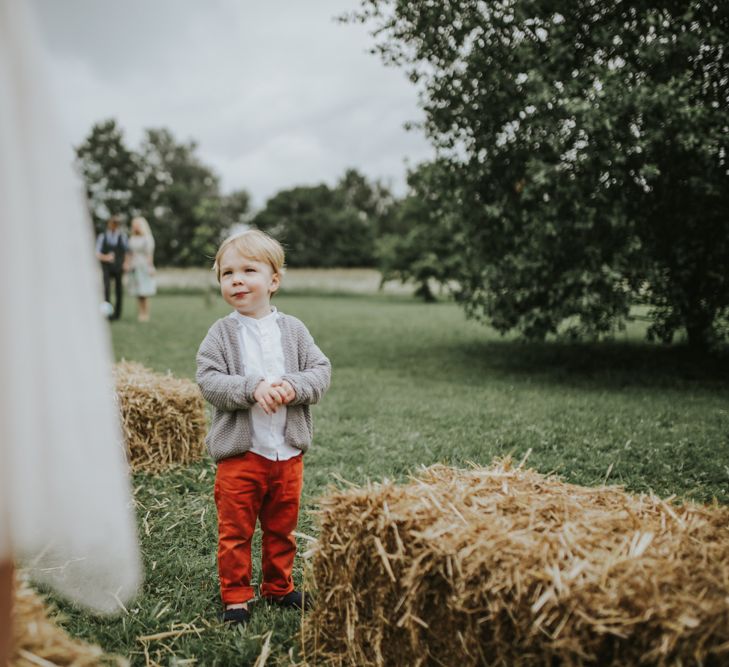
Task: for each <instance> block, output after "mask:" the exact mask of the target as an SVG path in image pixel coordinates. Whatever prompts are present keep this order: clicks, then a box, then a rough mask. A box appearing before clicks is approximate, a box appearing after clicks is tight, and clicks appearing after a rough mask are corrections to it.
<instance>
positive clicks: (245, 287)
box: [220, 247, 279, 319]
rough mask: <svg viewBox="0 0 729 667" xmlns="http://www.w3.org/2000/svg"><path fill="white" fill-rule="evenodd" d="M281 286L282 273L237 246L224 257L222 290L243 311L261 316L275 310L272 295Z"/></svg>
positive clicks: (231, 303)
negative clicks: (245, 254)
mask: <svg viewBox="0 0 729 667" xmlns="http://www.w3.org/2000/svg"><path fill="white" fill-rule="evenodd" d="M278 287H279V276H278V273H274V272H273V269H272V268H271V266H270V265H269V264H267V263H265V262H258V261H256V260H254V259H250V258H249V257H245V256H244V255H241V253H240V252H239V251H238V250H236V249H235V248H233V247H230V248H228V249H226V250H225V252H224V253H223V255H222V257H221V258H220V293H221V294H222V295H223V298H224V299H225V301H226V302H227V303H229V304H230V305H231V306H232V307H233V308H235V309H236V310H237V311H238V312H239V313H240V314H241V315H245V316H246V317H255V318H256V319H260V318H261V317H265V316H266V315H268V314H269V313H270V312H271V295H272V294H273V293H274V292H275V291H276V290H277V289H278Z"/></svg>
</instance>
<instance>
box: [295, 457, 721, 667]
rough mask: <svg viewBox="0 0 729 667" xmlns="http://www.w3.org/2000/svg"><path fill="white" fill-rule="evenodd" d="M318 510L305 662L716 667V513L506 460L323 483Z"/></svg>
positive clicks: (718, 632)
mask: <svg viewBox="0 0 729 667" xmlns="http://www.w3.org/2000/svg"><path fill="white" fill-rule="evenodd" d="M318 514H319V519H320V524H321V530H320V537H319V540H318V544H317V545H316V546H315V547H314V553H313V561H312V574H313V579H314V582H313V585H314V586H315V587H316V589H317V590H318V591H319V593H318V604H317V607H316V609H315V610H314V611H313V612H312V614H311V615H310V616H308V618H307V619H306V620H305V626H304V630H303V632H304V649H305V654H306V658H307V660H308V661H309V662H310V663H311V664H317V665H319V664H338V665H358V666H365V665H426V664H427V665H459V667H465V666H467V665H504V666H506V665H509V666H511V665H513V666H531V665H535V666H536V665H540V666H546V665H564V666H577V665H600V666H603V665H615V666H617V665H621V666H625V665H683V666H684V667H685V666H687V665H704V667H708V666H709V665H717V666H718V665H727V664H729V508H726V507H719V506H711V507H707V506H702V505H698V504H692V503H686V504H684V505H681V506H679V505H677V504H676V503H674V502H671V501H670V499H669V500H665V501H664V500H661V499H660V498H657V497H655V496H651V495H641V496H634V495H630V494H628V493H626V492H624V491H623V490H622V489H620V488H619V487H599V488H585V487H581V486H576V485H573V484H566V483H564V482H562V481H560V480H559V479H557V478H556V477H551V476H549V477H547V476H543V475H540V474H539V473H537V472H535V471H532V470H525V469H520V468H517V469H514V468H512V466H511V463H510V462H509V461H508V460H507V461H501V462H497V463H496V464H494V465H493V466H491V467H490V468H486V469H484V468H477V469H473V470H465V471H464V470H454V469H451V468H447V467H445V466H435V467H432V468H429V469H427V470H424V471H423V472H421V473H420V474H419V475H418V476H417V477H416V478H415V479H413V480H412V481H411V482H410V483H409V484H407V485H405V486H397V485H395V484H392V483H388V482H385V483H383V484H371V485H369V486H367V487H366V488H356V487H355V488H352V489H349V490H345V491H334V492H332V493H331V494H330V495H328V496H327V497H325V498H324V499H323V500H322V502H321V508H320V510H319V512H318Z"/></svg>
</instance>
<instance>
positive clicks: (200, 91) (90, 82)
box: [33, 0, 432, 207]
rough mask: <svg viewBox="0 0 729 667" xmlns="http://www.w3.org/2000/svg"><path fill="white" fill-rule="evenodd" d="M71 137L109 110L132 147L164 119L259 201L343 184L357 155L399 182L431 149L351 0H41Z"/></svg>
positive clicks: (406, 88)
mask: <svg viewBox="0 0 729 667" xmlns="http://www.w3.org/2000/svg"><path fill="white" fill-rule="evenodd" d="M33 4H34V5H35V7H36V10H37V12H36V13H37V14H38V18H39V22H40V27H41V30H42V33H43V35H44V37H45V39H46V44H47V46H48V49H49V51H50V55H51V63H52V75H53V78H54V81H55V85H56V87H57V90H58V93H59V98H60V103H61V106H62V108H61V112H62V114H63V120H64V123H65V126H66V128H67V130H68V132H69V134H70V137H71V140H72V141H73V142H74V143H75V144H78V143H80V142H81V141H82V140H83V138H84V137H85V136H86V134H87V133H88V131H89V129H90V128H91V126H92V125H93V123H95V122H96V121H99V120H102V119H106V118H109V117H114V118H116V119H117V121H118V122H119V124H120V125H121V127H122V128H123V129H124V131H125V136H126V139H127V143H128V145H129V146H130V147H132V148H137V147H138V145H139V141H140V139H141V136H142V131H143V130H144V129H145V128H148V127H167V128H169V129H170V130H172V132H173V134H174V135H175V137H176V138H177V139H178V140H180V141H182V140H189V139H194V140H195V141H196V142H197V143H198V145H199V149H198V151H199V155H200V157H201V158H202V160H203V161H204V162H205V163H206V164H208V165H209V166H211V167H212V168H213V169H214V170H215V171H216V172H217V173H218V174H219V175H220V176H221V177H222V183H223V189H224V191H226V192H229V191H231V190H234V189H237V188H245V189H247V190H248V191H249V192H250V193H251V194H252V195H253V202H254V205H255V206H256V207H259V206H262V205H263V204H264V202H265V200H266V198H268V197H270V196H271V195H273V194H275V193H276V192H277V191H279V190H281V189H284V188H288V187H292V186H294V185H301V184H315V183H320V182H322V181H323V182H326V183H328V184H330V185H332V184H334V183H335V182H336V180H337V179H338V178H339V176H341V174H342V173H343V171H344V169H345V168H347V167H349V166H352V167H356V168H358V169H360V170H361V171H362V172H364V173H365V174H366V175H367V176H368V177H370V178H378V179H382V180H384V181H385V182H389V183H390V184H391V185H392V186H393V187H394V189H395V190H396V192H398V194H401V193H402V192H403V191H404V177H405V171H406V160H407V161H408V162H409V163H410V164H416V163H418V162H420V161H422V160H424V159H427V158H428V157H430V156H431V154H432V151H431V149H430V148H429V146H428V144H427V142H426V141H425V139H424V138H423V136H422V134H421V133H420V132H419V131H417V130H413V131H406V130H405V129H404V128H403V124H404V123H405V122H406V121H418V120H420V119H421V117H422V114H421V112H420V110H419V109H418V107H417V94H416V90H415V88H414V87H413V85H412V84H411V83H410V82H409V81H408V80H407V78H406V77H405V74H404V72H403V71H401V70H398V69H393V68H388V67H385V66H384V65H383V64H382V63H381V61H380V59H379V58H378V57H377V56H375V55H371V54H369V53H367V49H368V48H369V47H371V46H372V44H373V40H372V38H371V37H370V36H369V35H368V33H367V29H366V28H365V27H364V26H360V25H351V24H341V23H338V22H336V21H334V20H333V17H335V16H336V15H338V14H340V13H342V12H345V11H347V10H351V9H354V8H355V7H356V6H357V4H358V3H357V2H355V1H354V0H307V1H306V2H296V1H295V0H266V1H265V2H254V1H253V0H123V1H122V0H33Z"/></svg>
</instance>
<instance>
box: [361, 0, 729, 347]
mask: <svg viewBox="0 0 729 667" xmlns="http://www.w3.org/2000/svg"><path fill="white" fill-rule="evenodd" d="M351 18H352V19H353V20H359V21H363V22H367V23H370V24H371V25H372V26H373V28H374V30H373V34H375V35H377V42H376V44H377V46H376V49H377V50H378V51H379V52H380V54H381V55H382V56H383V57H384V59H385V60H386V62H388V63H391V64H396V65H400V66H403V67H405V68H407V70H408V72H409V75H410V77H411V79H412V80H413V81H415V82H417V83H418V84H419V85H420V90H421V101H422V106H423V109H424V111H425V122H424V129H425V132H426V133H427V135H428V136H429V137H430V138H431V139H432V141H433V143H434V144H435V145H436V146H437V148H438V150H439V152H440V156H441V162H442V163H446V164H448V165H449V166H448V170H445V172H443V173H448V174H449V175H448V178H446V179H444V181H443V183H444V185H443V187H449V184H452V183H453V182H454V181H455V182H457V183H458V184H459V201H458V202H457V213H458V215H457V218H456V222H455V223H452V224H456V225H457V227H458V231H459V233H460V234H462V235H463V236H464V237H466V238H467V239H468V243H467V244H465V245H464V246H463V249H462V252H463V256H462V262H460V263H455V264H454V265H453V267H454V269H453V273H452V275H451V276H450V277H451V278H452V279H455V280H456V281H457V282H458V285H459V288H458V291H457V297H458V298H459V299H461V300H462V302H463V303H464V304H465V305H466V307H467V309H468V311H469V312H470V313H471V314H473V315H476V316H482V317H485V318H487V319H488V320H489V321H491V322H492V323H493V324H494V326H496V327H497V328H498V329H500V330H502V331H507V330H509V329H517V330H520V331H521V332H522V333H524V334H526V335H527V336H530V337H537V338H539V337H543V336H545V335H546V334H548V333H551V332H556V331H558V330H561V329H563V328H564V327H565V323H570V326H571V327H572V329H573V330H574V331H575V332H576V333H592V334H601V333H605V332H609V331H611V330H612V329H614V328H615V327H616V326H619V325H620V324H621V322H623V321H624V320H625V319H626V317H628V313H629V307H630V305H631V302H632V301H633V300H634V296H635V294H636V293H640V294H641V295H643V297H644V298H646V299H647V300H648V301H649V302H650V303H651V304H652V305H653V306H654V308H653V311H652V317H653V325H652V327H651V333H652V334H653V335H656V336H658V337H659V338H661V339H662V340H666V341H668V340H671V338H672V336H673V335H674V333H675V332H676V331H678V330H681V329H683V330H685V331H686V332H687V334H688V339H689V341H690V343H691V344H693V345H695V346H699V347H701V346H705V345H707V344H708V343H709V342H710V341H711V340H712V336H714V335H715V334H716V332H717V330H718V326H717V325H718V322H719V320H720V318H721V316H722V313H726V310H727V307H728V306H729V272H728V271H727V266H729V164H728V163H727V152H728V150H729V146H728V145H727V144H728V143H729V122H728V121H727V115H726V109H727V108H729V49H727V48H726V45H727V44H728V43H729V5H727V4H726V3H721V2H712V1H710V0H684V1H680V2H679V1H677V0H676V1H671V0H643V1H641V2H628V1H627V0H622V1H621V0H614V1H612V2H594V0H494V1H493V2H488V3H486V2H480V1H478V0H443V1H442V2H416V1H415V0H363V1H362V4H361V9H360V10H359V11H358V12H357V13H356V15H354V16H352V17H351ZM451 213H452V211H451Z"/></svg>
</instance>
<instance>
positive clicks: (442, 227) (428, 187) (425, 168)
mask: <svg viewBox="0 0 729 667" xmlns="http://www.w3.org/2000/svg"><path fill="white" fill-rule="evenodd" d="M441 168H442V165H441V164H439V163H438V162H435V163H432V164H427V163H426V164H422V165H420V166H419V167H418V168H417V169H413V170H411V171H410V172H409V174H408V194H407V195H406V196H405V198H404V199H402V200H401V201H400V202H398V203H397V206H396V207H395V209H394V213H393V215H392V222H391V223H390V225H389V228H388V229H387V231H386V232H385V233H383V234H382V235H381V236H380V237H379V238H378V239H377V257H378V260H379V267H380V271H381V273H382V282H383V283H384V282H385V281H387V280H392V279H397V280H400V281H401V282H408V281H410V282H413V283H415V285H416V290H415V294H416V295H417V296H419V297H421V298H422V299H423V300H424V301H427V302H431V301H435V295H434V294H433V292H432V289H431V282H436V283H441V284H444V285H445V284H448V281H449V277H450V276H451V275H453V273H454V272H456V271H457V267H456V266H454V263H457V262H459V261H460V259H459V258H460V256H461V254H462V251H463V248H462V247H461V246H462V244H461V243H460V242H459V241H460V239H459V237H458V235H457V230H456V226H455V225H454V224H453V223H454V222H456V220H457V218H455V217H454V213H456V214H457V209H456V207H455V202H456V198H457V194H456V193H457V191H458V186H457V184H456V183H452V184H451V187H448V188H446V187H443V185H444V181H445V179H447V178H448V173H447V172H446V173H445V174H443V173H440V171H439V170H440V169H441Z"/></svg>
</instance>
